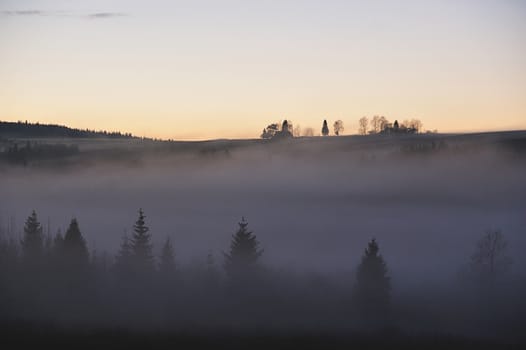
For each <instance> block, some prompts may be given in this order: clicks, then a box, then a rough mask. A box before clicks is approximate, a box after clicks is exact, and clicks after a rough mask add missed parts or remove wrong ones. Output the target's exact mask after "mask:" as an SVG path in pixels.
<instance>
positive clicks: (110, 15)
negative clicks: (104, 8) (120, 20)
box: [88, 12, 126, 19]
mask: <svg viewBox="0 0 526 350" xmlns="http://www.w3.org/2000/svg"><path fill="white" fill-rule="evenodd" d="M124 16H126V14H125V13H122V12H96V13H90V14H89V15H88V18H91V19H103V18H113V17H124Z"/></svg>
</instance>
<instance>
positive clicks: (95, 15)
mask: <svg viewBox="0 0 526 350" xmlns="http://www.w3.org/2000/svg"><path fill="white" fill-rule="evenodd" d="M0 13H1V14H3V15H5V16H58V17H80V18H89V19H105V18H115V17H124V16H127V14H126V13H122V12H94V13H88V14H72V13H67V12H61V11H54V12H46V11H40V10H13V11H2V12H0Z"/></svg>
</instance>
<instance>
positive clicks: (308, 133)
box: [303, 128, 314, 137]
mask: <svg viewBox="0 0 526 350" xmlns="http://www.w3.org/2000/svg"><path fill="white" fill-rule="evenodd" d="M303 136H305V137H313V136H314V129H313V128H305V130H303Z"/></svg>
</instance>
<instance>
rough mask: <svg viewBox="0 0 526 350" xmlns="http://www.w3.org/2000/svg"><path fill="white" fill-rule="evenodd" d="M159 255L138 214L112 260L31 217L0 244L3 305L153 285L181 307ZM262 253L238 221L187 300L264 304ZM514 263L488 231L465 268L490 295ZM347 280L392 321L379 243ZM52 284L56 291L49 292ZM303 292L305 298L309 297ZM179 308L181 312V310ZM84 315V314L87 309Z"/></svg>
mask: <svg viewBox="0 0 526 350" xmlns="http://www.w3.org/2000/svg"><path fill="white" fill-rule="evenodd" d="M160 251H161V253H160V256H159V257H158V258H157V257H156V256H155V254H154V247H153V244H152V236H151V233H150V230H149V227H148V225H147V224H146V216H145V214H144V212H143V210H142V209H140V210H139V212H138V217H137V219H136V221H135V223H134V225H133V232H132V234H131V235H130V236H128V235H126V234H125V235H124V236H123V238H122V242H121V244H120V248H119V251H118V252H117V254H116V256H115V257H114V259H110V258H108V257H107V256H101V255H100V254H98V253H96V252H95V251H93V252H92V253H91V254H90V252H89V249H88V246H87V243H86V240H85V238H84V236H83V234H82V231H81V227H80V225H79V222H78V220H77V219H76V218H73V219H72V220H71V222H70V223H69V226H68V228H67V230H66V232H65V233H64V234H62V233H61V232H57V233H56V234H55V235H54V236H53V237H51V236H50V235H49V234H48V235H45V234H44V233H43V227H42V224H41V223H40V221H39V219H38V216H37V214H36V212H35V211H32V213H31V214H30V215H29V216H28V218H27V220H26V221H25V224H24V228H23V236H22V238H21V240H20V241H16V240H15V239H13V238H12V237H11V238H10V239H5V238H2V239H0V282H1V283H0V285H1V286H2V288H0V304H2V303H4V302H5V301H6V300H11V299H13V298H15V299H19V300H21V301H20V302H21V303H22V304H23V305H26V304H27V303H28V305H34V307H35V308H37V306H38V307H42V305H39V304H38V300H40V299H39V298H42V295H40V294H45V291H47V292H46V293H49V294H50V295H51V296H47V297H46V298H49V299H50V300H55V299H54V298H56V296H55V294H61V295H62V297H61V298H63V300H67V302H64V303H65V304H67V305H69V308H72V310H75V308H77V307H79V308H82V307H83V305H82V300H89V299H90V298H101V299H102V301H101V302H102V303H107V302H109V301H108V300H110V301H111V299H112V298H115V297H116V296H118V298H123V299H124V300H126V298H132V296H133V295H134V293H137V294H135V296H136V297H137V298H139V299H140V298H142V297H143V296H144V295H143V294H144V293H145V292H144V291H145V290H148V288H150V287H151V286H155V287H156V288H157V289H156V293H161V294H159V295H163V297H162V298H161V299H162V300H163V302H165V303H166V305H173V304H177V302H184V297H182V296H181V294H179V298H180V299H179V301H177V302H175V301H174V299H173V298H174V297H176V296H177V295H178V294H177V293H180V292H178V288H179V287H178V286H181V288H182V284H178V283H179V282H178V276H179V275H180V274H181V273H182V269H181V268H180V267H178V265H177V264H176V261H175V255H176V254H175V248H174V246H173V242H172V241H171V240H170V238H166V239H165V241H164V243H163V244H162V247H161V249H160ZM263 254H264V250H263V249H262V248H261V246H260V242H259V241H258V239H257V237H256V235H255V234H254V233H253V232H252V231H251V230H250V229H249V228H248V222H247V221H246V220H245V218H242V220H241V221H240V222H239V223H238V228H237V230H236V231H235V233H234V234H233V235H232V237H231V241H230V246H229V248H228V250H227V251H226V252H223V256H222V268H221V269H219V268H217V266H216V263H215V257H214V256H213V254H212V253H209V254H208V256H207V257H206V271H205V272H204V277H203V278H204V282H203V283H201V284H199V285H200V287H199V288H198V289H196V290H194V291H192V292H191V293H190V294H188V295H187V296H186V298H188V300H194V299H195V295H196V294H199V293H203V292H204V293H211V292H213V291H214V288H217V286H218V283H224V286H226V288H227V290H228V291H229V293H230V294H231V295H237V296H238V297H239V298H240V300H246V298H249V296H250V295H252V294H254V293H256V294H257V293H259V294H257V295H258V298H259V297H261V293H263V294H264V293H265V290H266V289H269V290H270V289H272V288H271V287H269V286H270V285H271V283H269V279H268V271H267V270H266V269H265V266H264V264H262V262H261V259H260V258H261V256H262V255H263ZM511 264H512V260H511V258H510V257H509V256H508V254H507V243H506V240H505V239H504V236H503V234H502V233H501V232H500V231H499V230H493V231H488V232H486V233H485V234H484V235H483V236H482V237H481V239H480V240H479V241H478V242H477V245H476V249H475V253H474V254H473V255H472V257H471V261H470V275H471V276H472V277H473V279H474V280H476V281H477V283H478V285H480V286H485V287H487V288H489V289H491V288H494V287H495V286H496V285H497V284H498V282H499V277H500V276H503V275H504V274H505V273H506V271H507V270H509V268H510V266H511ZM221 270H222V272H223V273H221ZM349 280H353V281H354V282H353V285H354V286H353V288H352V291H351V294H350V295H349V296H348V300H351V301H352V305H354V306H353V307H354V308H355V310H356V311H357V313H358V314H359V315H362V316H363V317H365V318H371V319H384V317H386V316H387V315H389V313H390V305H391V288H392V281H391V276H390V273H389V269H388V266H387V263H386V261H385V260H384V258H383V256H382V255H381V254H380V247H379V244H378V242H377V241H376V239H374V238H373V239H371V240H370V241H369V242H368V244H367V246H366V247H365V249H364V252H363V255H362V257H361V260H360V262H359V264H358V266H357V267H356V269H355V276H354V278H353V277H352V276H349ZM49 284H52V285H54V287H49V286H48V285H49ZM49 288H51V289H49ZM254 290H257V291H256V292H255V291H254ZM12 293H14V294H12ZM251 293H252V294H251ZM281 293H282V291H281V290H277V291H275V294H276V295H279V294H281ZM301 293H306V294H308V291H306V290H303V291H301V292H300V294H301ZM164 294H166V295H164ZM37 295H40V296H38V297H37ZM100 295H106V297H104V298H102V297H100ZM280 297H281V298H284V296H280ZM287 298H289V299H287V300H288V301H287V302H289V303H292V302H298V301H297V299H301V298H300V297H299V295H297V296H295V297H294V298H293V299H290V297H287ZM106 299H108V300H106ZM137 300H138V299H137ZM121 301H122V300H121ZM135 302H136V301H135ZM236 302H239V300H237V301H236ZM79 303H80V304H79ZM85 304H86V305H88V304H87V303H85ZM35 305H36V306H35ZM104 305H106V304H104ZM322 305H323V304H322ZM26 306H27V305H26ZM84 306H85V305H84ZM4 307H6V308H8V306H6V305H4ZM134 307H136V308H140V307H141V306H134ZM167 307H168V306H167ZM180 307H181V308H183V309H184V306H180ZM200 307H202V305H201V306H200ZM209 307H211V306H210V305H209ZM237 307H238V306H236V308H237ZM273 307H274V305H273V306H272V307H271V308H270V309H272V308H273ZM320 307H322V306H320ZM18 308H20V305H18V306H17V309H16V310H15V311H13V313H14V316H17V315H16V312H18ZM44 310H46V308H45V307H44ZM83 312H86V313H89V312H88V311H86V310H84V311H83ZM119 312H121V311H119ZM143 312H146V311H145V310H143ZM206 312H209V310H207V311H206ZM0 318H1V317H0Z"/></svg>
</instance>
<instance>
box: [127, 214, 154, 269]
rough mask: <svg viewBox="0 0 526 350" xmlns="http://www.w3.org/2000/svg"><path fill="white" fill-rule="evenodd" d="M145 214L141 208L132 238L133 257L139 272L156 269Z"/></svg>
mask: <svg viewBox="0 0 526 350" xmlns="http://www.w3.org/2000/svg"><path fill="white" fill-rule="evenodd" d="M144 219H145V216H144V213H143V211H142V209H139V218H138V219H137V221H136V222H135V225H134V226H133V236H132V239H131V258H132V262H133V265H134V268H135V269H136V271H137V272H139V271H142V272H147V271H151V270H153V269H154V261H153V254H152V245H151V243H150V238H151V235H150V234H149V233H148V231H149V230H150V229H149V228H148V226H146V224H145V222H144Z"/></svg>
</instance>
